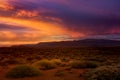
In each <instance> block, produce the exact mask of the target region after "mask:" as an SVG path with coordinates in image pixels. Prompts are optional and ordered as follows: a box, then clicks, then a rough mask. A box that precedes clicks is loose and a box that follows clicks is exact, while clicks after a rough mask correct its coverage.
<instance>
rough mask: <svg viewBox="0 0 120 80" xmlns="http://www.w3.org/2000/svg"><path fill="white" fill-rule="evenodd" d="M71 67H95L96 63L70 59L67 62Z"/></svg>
mask: <svg viewBox="0 0 120 80" xmlns="http://www.w3.org/2000/svg"><path fill="white" fill-rule="evenodd" d="M69 65H70V67H71V68H78V69H79V68H96V67H98V63H96V62H93V61H72V62H70V63H69Z"/></svg>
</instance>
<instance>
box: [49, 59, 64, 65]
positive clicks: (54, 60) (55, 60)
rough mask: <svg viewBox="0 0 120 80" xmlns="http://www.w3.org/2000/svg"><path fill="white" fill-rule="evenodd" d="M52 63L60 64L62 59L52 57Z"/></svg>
mask: <svg viewBox="0 0 120 80" xmlns="http://www.w3.org/2000/svg"><path fill="white" fill-rule="evenodd" d="M50 62H51V63H53V64H55V65H56V66H60V65H61V64H62V61H61V60H60V59H52V60H50Z"/></svg>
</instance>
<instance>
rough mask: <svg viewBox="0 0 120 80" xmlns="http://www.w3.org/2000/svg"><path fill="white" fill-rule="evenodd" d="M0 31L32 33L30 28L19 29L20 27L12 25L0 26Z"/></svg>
mask: <svg viewBox="0 0 120 80" xmlns="http://www.w3.org/2000/svg"><path fill="white" fill-rule="evenodd" d="M0 31H13V32H14V31H15V32H16V31H20V32H22V31H32V29H30V28H26V27H21V26H14V25H9V24H8V25H7V24H0Z"/></svg>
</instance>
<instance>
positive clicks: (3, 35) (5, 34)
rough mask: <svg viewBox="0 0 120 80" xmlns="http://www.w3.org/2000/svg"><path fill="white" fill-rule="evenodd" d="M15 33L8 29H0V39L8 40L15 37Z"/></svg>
mask: <svg viewBox="0 0 120 80" xmlns="http://www.w3.org/2000/svg"><path fill="white" fill-rule="evenodd" d="M15 37H16V35H15V34H14V33H13V32H10V31H0V41H1V40H3V41H4V40H10V39H13V38H15Z"/></svg>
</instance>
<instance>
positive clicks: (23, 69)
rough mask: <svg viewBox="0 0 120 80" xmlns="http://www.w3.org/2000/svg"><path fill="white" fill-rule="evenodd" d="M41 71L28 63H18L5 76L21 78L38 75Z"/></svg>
mask: <svg viewBox="0 0 120 80" xmlns="http://www.w3.org/2000/svg"><path fill="white" fill-rule="evenodd" d="M40 74H41V72H40V71H39V70H37V69H36V68H34V67H31V66H28V65H20V66H15V67H14V68H12V69H11V70H10V71H9V72H8V73H7V74H6V77H7V78H23V77H33V76H38V75H40Z"/></svg>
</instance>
